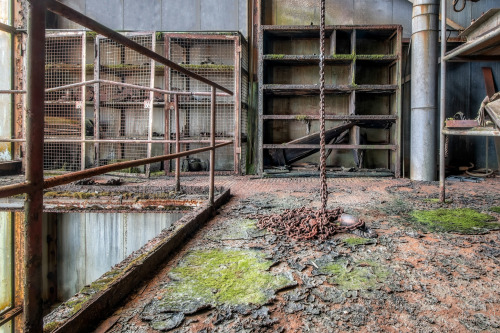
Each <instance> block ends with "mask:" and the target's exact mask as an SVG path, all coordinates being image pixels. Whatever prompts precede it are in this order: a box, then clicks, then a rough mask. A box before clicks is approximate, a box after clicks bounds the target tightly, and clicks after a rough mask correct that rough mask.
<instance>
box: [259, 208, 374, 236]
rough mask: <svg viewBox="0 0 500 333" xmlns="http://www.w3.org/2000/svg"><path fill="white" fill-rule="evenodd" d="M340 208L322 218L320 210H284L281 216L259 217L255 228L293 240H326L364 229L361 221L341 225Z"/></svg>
mask: <svg viewBox="0 0 500 333" xmlns="http://www.w3.org/2000/svg"><path fill="white" fill-rule="evenodd" d="M343 213H344V210H343V209H342V208H340V207H339V208H336V209H332V210H326V214H325V216H322V214H321V211H320V210H316V209H312V208H306V207H301V208H296V209H286V210H285V211H284V212H283V213H282V214H273V215H265V216H260V217H259V222H258V224H257V226H258V227H259V228H260V229H267V230H269V231H270V232H272V233H274V234H276V235H286V236H288V237H290V238H292V239H294V240H307V239H320V240H326V239H328V238H329V237H331V236H333V235H334V234H336V233H339V232H348V231H354V230H356V229H365V228H366V227H365V223H364V221H363V220H361V219H359V220H355V221H352V222H350V223H341V216H342V214H343Z"/></svg>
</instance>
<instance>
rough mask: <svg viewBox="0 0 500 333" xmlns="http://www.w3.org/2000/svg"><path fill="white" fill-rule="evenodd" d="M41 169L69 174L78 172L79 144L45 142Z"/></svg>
mask: <svg viewBox="0 0 500 333" xmlns="http://www.w3.org/2000/svg"><path fill="white" fill-rule="evenodd" d="M43 153H44V156H45V158H44V159H43V169H44V170H49V171H61V172H70V171H77V170H80V166H81V158H82V154H81V144H80V143H71V142H70V143H68V142H45V143H44V145H43Z"/></svg>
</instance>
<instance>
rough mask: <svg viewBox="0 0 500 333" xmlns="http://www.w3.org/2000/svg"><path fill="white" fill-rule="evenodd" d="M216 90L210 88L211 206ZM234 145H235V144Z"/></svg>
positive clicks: (212, 202) (210, 197)
mask: <svg viewBox="0 0 500 333" xmlns="http://www.w3.org/2000/svg"><path fill="white" fill-rule="evenodd" d="M216 98H217V95H216V89H215V87H212V99H211V104H210V147H212V149H211V150H210V185H209V186H210V188H209V193H208V201H209V203H210V205H211V206H213V204H214V193H215V190H214V183H215V179H214V176H215V111H216V110H215V105H216ZM235 144H236V143H235Z"/></svg>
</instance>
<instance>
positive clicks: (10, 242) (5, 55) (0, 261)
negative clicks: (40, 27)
mask: <svg viewBox="0 0 500 333" xmlns="http://www.w3.org/2000/svg"><path fill="white" fill-rule="evenodd" d="M0 23H1V25H0V28H1V29H0V90H10V89H12V76H13V73H12V71H13V60H12V47H13V43H12V39H13V36H12V33H11V32H10V31H9V29H8V27H6V26H12V0H0ZM11 117H12V95H10V94H0V137H1V138H7V139H10V138H11V134H12V133H11V130H12V121H11ZM11 159H12V155H11V144H10V143H7V142H0V161H6V160H11ZM14 248H15V245H14V218H13V214H12V213H10V212H0V254H1V255H0V318H1V316H3V315H4V314H6V313H8V312H10V311H11V310H12V309H13V308H14V307H15V295H14V288H15V287H14V285H15V284H14V282H15V281H14V269H15V267H14ZM3 321H4V320H2V321H1V323H3V325H0V333H7V332H9V333H10V332H13V331H14V326H15V323H14V319H11V320H8V321H7V322H5V323H4V322H3Z"/></svg>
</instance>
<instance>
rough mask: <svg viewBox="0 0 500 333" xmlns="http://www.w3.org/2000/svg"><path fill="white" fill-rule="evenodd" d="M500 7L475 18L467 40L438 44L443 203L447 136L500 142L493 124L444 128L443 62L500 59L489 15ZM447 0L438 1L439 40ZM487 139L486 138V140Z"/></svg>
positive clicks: (498, 32)
mask: <svg viewBox="0 0 500 333" xmlns="http://www.w3.org/2000/svg"><path fill="white" fill-rule="evenodd" d="M499 13H500V9H491V10H490V11H488V12H486V13H485V14H483V16H481V17H480V18H479V19H477V20H476V21H475V22H474V23H473V24H472V25H471V26H470V27H469V28H467V29H466V30H465V31H464V32H463V33H462V36H466V37H467V42H465V43H464V44H462V45H460V46H458V47H456V48H455V49H453V50H450V51H449V52H446V46H447V45H446V44H447V43H446V42H442V43H441V90H440V94H441V100H440V124H441V127H440V151H439V183H440V196H439V198H440V201H441V202H444V200H445V196H446V192H445V191H446V190H445V176H446V175H445V163H446V162H445V150H446V149H445V142H446V136H447V135H465V136H483V137H486V140H488V137H495V143H496V144H497V145H500V129H498V128H495V127H494V126H493V127H475V128H471V129H466V130H457V129H449V128H446V127H445V119H446V63H447V62H450V61H461V62H467V61H499V59H500V26H498V24H497V23H496V21H495V20H493V21H492V22H493V23H491V22H488V20H489V19H490V18H492V17H500V15H499ZM446 17H447V15H446V0H441V41H446V40H447V36H446ZM486 142H488V141H486Z"/></svg>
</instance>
